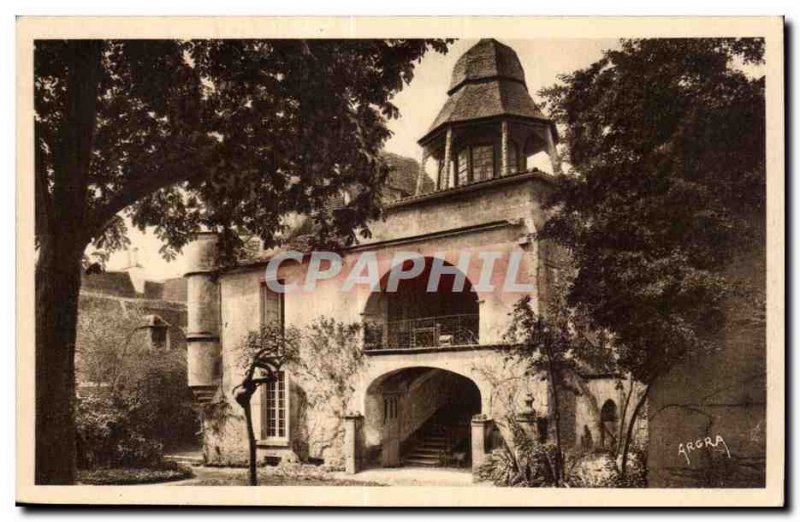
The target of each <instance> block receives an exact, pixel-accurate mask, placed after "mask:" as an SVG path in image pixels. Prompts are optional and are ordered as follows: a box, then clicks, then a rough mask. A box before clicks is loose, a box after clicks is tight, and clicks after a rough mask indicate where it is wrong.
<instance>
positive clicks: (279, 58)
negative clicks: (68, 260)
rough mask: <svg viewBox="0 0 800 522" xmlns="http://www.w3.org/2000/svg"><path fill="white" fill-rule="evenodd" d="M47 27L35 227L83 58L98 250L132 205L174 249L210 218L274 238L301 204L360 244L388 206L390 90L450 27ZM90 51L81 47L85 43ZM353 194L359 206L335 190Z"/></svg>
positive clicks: (235, 238) (84, 185) (55, 191)
mask: <svg viewBox="0 0 800 522" xmlns="http://www.w3.org/2000/svg"><path fill="white" fill-rule="evenodd" d="M81 44H82V46H81V47H78V46H77V45H76V43H75V42H74V41H60V40H40V41H37V42H36V50H35V63H36V71H35V74H36V81H35V104H36V105H35V108H36V126H35V128H36V144H37V162H36V163H37V165H36V167H37V181H38V182H39V183H38V184H37V203H38V205H37V237H40V238H41V236H42V235H43V234H46V233H47V232H48V231H50V230H51V229H52V228H53V227H56V226H57V225H58V224H59V217H60V214H61V207H62V206H63V204H64V203H65V202H64V201H62V200H61V198H60V195H61V194H60V193H59V188H60V187H59V185H60V183H59V182H60V181H61V179H60V176H61V175H62V174H63V173H62V172H61V171H62V169H63V168H64V158H63V153H64V149H65V148H67V147H69V146H70V144H69V143H68V137H69V136H68V135H69V130H70V129H69V127H70V126H74V125H75V123H76V122H75V121H73V119H71V118H70V116H71V114H70V103H71V101H70V94H71V93H70V92H69V86H70V76H71V75H72V74H75V70H74V69H71V68H70V64H71V63H72V62H71V60H70V58H72V59H73V60H75V59H77V60H80V61H83V62H87V63H86V64H85V66H86V67H87V68H90V69H91V70H93V71H94V74H95V76H94V78H95V82H96V83H95V85H93V87H94V90H95V91H96V96H95V97H94V107H93V109H94V110H93V111H89V112H90V113H89V114H85V115H83V116H84V117H85V119H86V121H85V123H86V125H88V126H90V127H91V129H90V130H91V132H93V139H92V140H91V143H90V149H89V150H88V151H86V154H87V155H88V158H86V167H87V168H86V170H85V171H84V172H82V173H81V176H80V179H77V178H76V177H75V176H69V177H68V179H64V180H63V181H64V182H68V183H71V184H74V185H77V186H78V188H81V189H82V190H81V191H82V192H83V193H84V196H85V197H83V198H81V201H80V202H79V205H80V207H81V208H80V209H74V210H75V211H76V212H78V213H79V216H76V218H78V217H79V218H81V219H80V221H82V223H81V225H82V226H81V228H82V229H84V230H83V231H84V235H85V239H91V240H92V241H93V243H94V246H95V247H97V248H99V249H104V250H109V249H110V250H113V249H115V248H118V247H120V246H123V245H124V242H125V235H124V232H125V230H124V227H125V224H124V221H123V220H121V219H120V218H119V216H118V214H119V213H120V212H121V211H123V210H124V211H125V212H126V213H127V214H128V215H129V217H130V218H131V220H132V222H133V224H134V225H135V226H137V227H146V226H152V227H155V233H156V234H157V235H158V236H159V238H161V239H162V240H163V241H164V249H163V252H164V254H165V255H166V256H172V255H174V254H175V252H176V250H177V249H179V248H180V247H181V246H183V245H184V244H185V243H186V242H187V241H188V240H189V239H190V238H191V235H192V233H194V232H196V231H197V230H198V229H199V228H200V227H206V228H208V229H211V230H219V231H221V232H223V233H224V234H225V236H224V237H225V239H226V242H224V243H223V244H224V245H225V246H229V247H231V248H232V249H235V248H236V247H240V246H241V243H240V240H239V235H238V234H236V233H235V232H240V231H242V230H246V231H248V232H250V233H253V234H256V235H258V236H260V237H261V238H262V239H263V240H264V241H266V242H267V243H268V244H269V243H272V242H273V241H275V236H276V232H278V231H280V229H281V225H282V219H283V218H284V216H285V215H286V213H287V212H290V211H293V212H301V213H307V214H309V215H311V216H313V218H314V220H315V222H316V224H317V225H318V229H317V230H318V233H319V238H320V240H321V241H325V242H327V241H345V242H347V241H351V240H352V239H353V237H354V233H355V232H354V231H357V230H361V231H362V232H363V231H364V230H365V229H364V225H365V223H366V221H367V219H370V218H374V217H375V216H376V212H377V209H378V199H377V198H378V196H379V189H380V186H381V180H382V179H383V178H384V177H385V175H386V170H385V168H384V167H383V165H382V163H381V161H380V158H379V155H378V153H379V151H380V150H381V148H382V145H383V143H384V142H385V140H386V139H387V138H388V137H389V131H388V129H387V128H386V125H385V124H386V120H387V119H388V118H395V117H397V116H398V115H399V112H398V109H397V107H395V106H394V105H393V104H392V102H391V98H392V96H393V95H394V94H395V93H396V92H398V91H399V90H400V89H401V88H402V86H403V85H404V84H405V83H408V82H409V81H410V80H411V79H412V78H413V69H414V64H415V62H417V61H418V60H419V59H420V58H421V57H422V55H423V54H424V53H425V51H426V50H428V49H429V48H431V47H432V48H434V49H436V50H437V51H440V52H444V51H445V50H446V43H445V42H444V41H441V40H309V41H304V40H194V41H173V40H158V41H153V40H124V41H120V40H105V41H88V42H87V41H84V42H81ZM76 55H77V56H76ZM343 188H348V189H350V190H351V191H352V193H353V194H355V197H353V198H352V199H351V201H350V203H349V205H348V209H347V210H346V211H341V210H340V211H334V209H332V208H331V207H330V205H326V203H327V202H328V201H329V200H330V198H332V197H334V196H336V195H337V194H338V193H339V191H340V190H342V189H343Z"/></svg>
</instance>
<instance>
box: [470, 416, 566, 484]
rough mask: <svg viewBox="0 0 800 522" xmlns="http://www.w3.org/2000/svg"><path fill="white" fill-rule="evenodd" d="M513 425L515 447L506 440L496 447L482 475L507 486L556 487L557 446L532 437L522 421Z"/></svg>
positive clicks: (495, 482) (483, 468)
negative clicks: (521, 424)
mask: <svg viewBox="0 0 800 522" xmlns="http://www.w3.org/2000/svg"><path fill="white" fill-rule="evenodd" d="M511 429H512V435H513V443H514V444H513V448H512V447H509V446H508V445H507V444H504V445H503V447H501V448H500V449H498V450H495V451H493V452H492V453H491V454H490V455H489V457H488V459H487V460H486V462H484V464H483V465H482V466H481V467H480V468H479V470H478V478H479V479H481V480H485V481H489V482H492V483H493V484H494V485H496V486H504V487H525V488H543V487H555V486H556V477H555V462H556V448H555V446H554V445H552V444H540V443H538V442H536V441H534V440H532V439H531V438H530V437H528V436H527V435H526V434H525V432H524V431H523V430H522V428H521V427H519V426H518V425H515V424H512V425H511Z"/></svg>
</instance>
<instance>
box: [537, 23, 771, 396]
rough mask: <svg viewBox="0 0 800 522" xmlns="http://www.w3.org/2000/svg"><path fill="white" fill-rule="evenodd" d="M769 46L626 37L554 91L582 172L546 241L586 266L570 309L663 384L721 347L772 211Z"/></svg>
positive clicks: (562, 188)
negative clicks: (763, 68)
mask: <svg viewBox="0 0 800 522" xmlns="http://www.w3.org/2000/svg"><path fill="white" fill-rule="evenodd" d="M762 57H763V40H761V39H707V38H692V39H647V40H624V41H622V42H621V48H620V49H618V50H612V51H606V52H605V53H604V55H603V58H601V59H600V60H598V61H597V62H595V63H594V64H592V65H590V66H589V67H587V68H585V69H581V70H578V71H575V72H573V73H571V74H568V75H565V76H562V77H561V78H560V80H561V83H560V84H558V85H556V86H553V87H551V88H548V89H544V90H543V91H542V93H541V94H542V95H543V96H544V98H545V99H546V101H547V108H548V110H549V112H550V114H551V115H552V116H553V117H554V118H555V119H556V120H557V121H558V122H559V123H560V124H561V125H562V126H563V128H564V129H565V132H564V134H565V141H566V146H567V149H568V153H569V163H570V164H571V168H572V170H571V172H568V173H566V174H565V175H563V176H562V177H561V178H560V180H559V181H560V184H559V188H558V189H557V190H556V192H555V194H554V197H553V199H552V201H551V205H552V207H553V209H554V210H557V212H555V213H554V216H553V217H552V218H551V219H550V220H549V221H548V223H547V224H546V226H545V229H544V231H543V233H542V236H543V237H547V238H552V239H555V240H556V241H558V242H559V243H561V244H562V245H565V246H567V247H568V248H569V249H570V251H571V254H572V256H573V259H574V262H575V263H576V266H577V276H576V278H575V281H574V284H573V285H572V287H571V288H570V290H569V295H568V302H569V303H570V304H571V305H581V306H583V307H585V308H586V310H587V312H588V314H589V317H590V318H591V320H592V322H593V324H594V325H595V326H596V327H599V328H605V329H609V330H610V331H612V332H613V333H614V334H615V336H616V338H617V340H618V341H619V349H620V363H621V364H622V367H623V368H625V369H626V370H629V371H631V372H632V373H633V375H634V376H635V377H636V378H637V379H639V380H640V381H642V382H645V383H649V382H652V380H653V379H654V378H655V377H656V376H657V375H658V374H659V373H660V372H662V371H664V370H665V369H667V368H669V367H670V366H671V365H672V364H673V363H674V362H675V361H677V360H678V359H679V358H680V357H682V356H684V355H686V354H687V353H690V352H693V351H696V350H703V349H707V348H709V347H710V345H711V344H712V339H713V334H714V333H715V332H718V331H719V329H720V328H721V326H722V324H723V323H724V314H723V304H724V300H725V298H726V297H727V296H729V295H730V294H731V292H732V291H734V290H735V289H734V288H732V287H731V285H730V284H728V281H726V279H725V277H724V275H723V270H724V269H725V267H726V266H727V265H728V263H730V261H731V260H732V258H733V257H734V255H735V254H736V252H737V250H738V248H740V247H741V246H742V244H743V243H746V242H747V241H748V238H750V237H751V231H752V228H751V227H753V226H763V221H762V220H760V219H754V216H759V215H760V214H763V212H764V197H765V161H766V160H765V138H766V137H765V113H764V110H765V106H764V78H763V77H761V78H753V77H751V75H748V74H746V73H745V72H743V70H742V68H743V67H744V68H750V69H752V70H754V69H753V68H754V67H755V66H756V65H757V64H759V63H760V62H761V60H762Z"/></svg>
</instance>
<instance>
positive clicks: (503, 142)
mask: <svg viewBox="0 0 800 522" xmlns="http://www.w3.org/2000/svg"><path fill="white" fill-rule="evenodd" d="M508 167H509V165H508V122H507V121H506V120H503V122H502V123H501V124H500V175H501V176H508V175H509V174H510V172H509V168H508Z"/></svg>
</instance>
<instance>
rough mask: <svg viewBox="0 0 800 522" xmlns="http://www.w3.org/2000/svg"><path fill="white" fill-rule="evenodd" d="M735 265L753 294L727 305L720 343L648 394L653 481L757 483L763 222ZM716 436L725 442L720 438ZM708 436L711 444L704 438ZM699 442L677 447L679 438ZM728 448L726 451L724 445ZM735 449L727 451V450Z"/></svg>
mask: <svg viewBox="0 0 800 522" xmlns="http://www.w3.org/2000/svg"><path fill="white" fill-rule="evenodd" d="M759 230H760V231H761V235H760V237H755V238H754V239H753V242H754V245H757V246H755V247H753V248H752V249H751V250H750V251H749V252H745V253H743V254H742V255H741V256H740V257H739V259H738V260H737V261H736V263H735V264H734V265H733V266H732V267H731V268H730V270H729V275H730V276H731V277H732V278H733V279H734V280H736V281H738V282H739V283H740V284H742V285H743V286H744V287H746V288H747V289H748V290H749V292H750V296H749V298H747V299H734V300H731V301H730V302H729V305H728V307H727V321H728V324H727V326H726V328H725V330H724V332H723V333H722V337H723V342H722V349H721V350H720V351H717V352H715V353H713V354H708V355H703V356H698V357H693V358H691V359H686V360H685V361H683V362H681V364H679V365H678V366H677V367H675V368H673V369H672V370H671V371H670V372H669V373H667V374H666V375H664V376H663V377H662V378H660V379H658V380H657V381H656V382H655V383H654V384H653V386H652V389H651V391H650V394H649V401H648V402H649V404H648V409H649V433H650V445H649V456H648V463H647V464H648V482H649V485H650V486H651V487H692V486H694V487H697V486H719V487H760V486H763V485H764V471H765V458H766V430H767V427H766V386H767V385H766V378H767V366H766V315H765V308H764V306H763V303H764V299H765V295H766V290H765V289H766V259H765V249H764V245H765V242H764V236H763V231H764V228H760V229H759ZM717 436H719V437H721V438H722V439H723V440H724V441H725V445H723V444H720V443H716V441H717ZM706 437H710V438H711V440H712V441H714V442H715V443H716V445H715V446H710V445H707V444H704V443H703V440H702V439H705V438H706ZM698 439H701V444H702V445H703V446H704V447H702V448H701V449H699V450H697V449H695V450H694V451H691V452H687V453H688V461H687V457H686V456H684V454H682V453H680V452H679V447H680V445H681V444H683V445H684V449H685V447H686V445H687V443H692V445H693V446H694V445H695V444H696V441H697V440H698ZM725 446H727V450H728V451H726V447H725ZM728 453H730V457H729V456H728Z"/></svg>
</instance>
